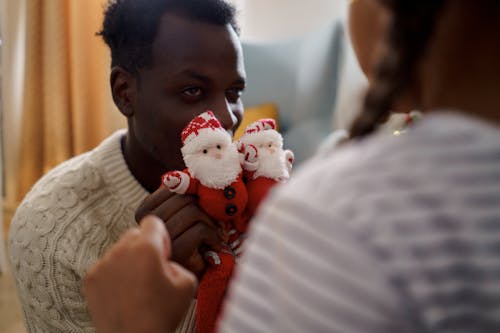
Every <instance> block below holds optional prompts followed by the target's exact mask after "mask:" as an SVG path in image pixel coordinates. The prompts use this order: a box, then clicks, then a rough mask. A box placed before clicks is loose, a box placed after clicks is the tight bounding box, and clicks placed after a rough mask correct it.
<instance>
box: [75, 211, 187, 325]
mask: <svg viewBox="0 0 500 333" xmlns="http://www.w3.org/2000/svg"><path fill="white" fill-rule="evenodd" d="M170 250H171V248H170V239H169V237H168V233H167V231H166V230H165V227H164V225H163V223H162V221H161V220H160V219H158V218H156V217H154V216H148V217H146V218H144V220H143V221H142V223H141V226H140V228H134V229H131V230H129V231H127V232H126V233H125V234H124V235H123V236H122V237H121V239H120V240H119V241H118V242H117V243H116V244H115V245H114V246H113V247H111V249H110V250H109V251H108V252H107V253H106V254H105V255H104V256H103V257H102V258H101V259H100V260H99V261H98V262H97V263H96V264H95V265H94V266H93V267H92V268H91V269H89V271H88V272H87V275H86V276H85V278H84V281H83V291H84V294H85V297H86V299H87V303H88V307H89V311H90V314H91V317H92V321H93V322H94V325H95V326H96V329H97V331H98V332H99V333H118V332H120V333H129V332H130V333H132V332H134V333H135V332H145V333H149V332H151V333H153V332H155V333H163V332H171V331H173V330H174V329H175V328H176V327H177V325H178V324H179V322H180V320H181V319H182V316H183V315H184V313H185V312H186V310H187V308H188V306H189V304H190V303H191V301H192V299H193V297H194V294H195V289H196V278H195V276H194V275H193V274H192V273H191V272H189V271H187V270H185V269H184V268H182V267H181V266H179V265H178V264H176V263H173V262H170V261H168V257H169V256H170Z"/></svg>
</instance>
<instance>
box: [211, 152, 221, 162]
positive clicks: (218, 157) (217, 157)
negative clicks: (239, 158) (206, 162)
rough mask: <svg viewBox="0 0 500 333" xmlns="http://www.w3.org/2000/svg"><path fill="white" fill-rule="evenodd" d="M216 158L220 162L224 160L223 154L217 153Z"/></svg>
mask: <svg viewBox="0 0 500 333" xmlns="http://www.w3.org/2000/svg"><path fill="white" fill-rule="evenodd" d="M213 156H214V158H216V159H218V160H220V159H221V158H222V154H221V153H215V154H214V155H213Z"/></svg>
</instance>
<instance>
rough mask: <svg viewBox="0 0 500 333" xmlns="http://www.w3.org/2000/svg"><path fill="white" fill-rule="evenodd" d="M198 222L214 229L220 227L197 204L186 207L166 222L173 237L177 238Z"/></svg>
mask: <svg viewBox="0 0 500 333" xmlns="http://www.w3.org/2000/svg"><path fill="white" fill-rule="evenodd" d="M196 223H204V224H206V225H208V226H209V227H210V228H212V229H214V230H216V229H218V228H217V226H216V224H215V222H214V221H213V220H212V219H211V218H210V217H208V215H207V214H206V213H205V212H203V211H202V210H201V209H200V208H199V207H198V206H196V205H195V204H191V205H188V206H186V207H184V208H183V209H181V210H180V211H178V212H177V213H175V214H174V215H173V216H172V217H171V218H170V219H168V221H166V222H165V224H166V226H167V229H168V232H169V233H170V235H171V237H172V239H176V238H177V237H179V235H181V234H182V233H184V232H185V231H186V230H188V229H189V228H191V227H192V226H193V225H194V224H196Z"/></svg>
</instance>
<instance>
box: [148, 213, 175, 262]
mask: <svg viewBox="0 0 500 333" xmlns="http://www.w3.org/2000/svg"><path fill="white" fill-rule="evenodd" d="M140 228H141V233H142V235H143V236H144V237H145V238H146V239H147V240H148V241H150V243H151V244H152V245H153V246H154V247H155V248H156V249H157V250H158V251H159V252H160V254H161V257H162V258H165V259H168V258H170V256H171V255H172V243H171V241H170V235H169V234H168V231H167V228H166V227H165V224H164V223H163V221H162V220H161V219H160V218H159V217H157V216H155V215H147V216H145V217H144V218H143V219H142V220H141V222H140Z"/></svg>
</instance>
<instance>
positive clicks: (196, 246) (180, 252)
mask: <svg viewBox="0 0 500 333" xmlns="http://www.w3.org/2000/svg"><path fill="white" fill-rule="evenodd" d="M173 245H174V247H173V253H172V255H173V257H174V258H181V259H184V260H186V257H188V256H191V255H192V254H193V253H195V252H196V253H198V254H199V253H200V249H201V248H202V247H203V248H205V249H206V248H210V249H212V250H214V251H219V250H220V249H221V248H222V241H221V239H220V236H219V233H218V232H217V230H214V229H212V228H210V227H209V226H207V225H205V224H203V223H198V224H195V225H194V226H193V227H191V228H190V229H188V230H186V231H185V232H184V233H182V234H181V235H180V236H179V237H178V238H177V239H175V241H174V243H173ZM176 261H177V260H176ZM181 263H182V262H181Z"/></svg>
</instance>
